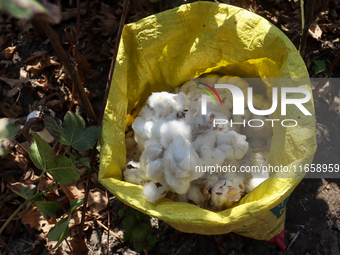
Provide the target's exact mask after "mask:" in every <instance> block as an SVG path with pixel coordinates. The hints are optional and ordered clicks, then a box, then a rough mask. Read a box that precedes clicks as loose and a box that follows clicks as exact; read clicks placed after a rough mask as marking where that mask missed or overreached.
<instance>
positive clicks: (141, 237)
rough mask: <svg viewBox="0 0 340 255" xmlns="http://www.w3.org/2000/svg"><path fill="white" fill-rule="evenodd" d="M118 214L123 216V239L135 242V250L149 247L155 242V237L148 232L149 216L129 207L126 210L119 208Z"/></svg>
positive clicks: (138, 250)
mask: <svg viewBox="0 0 340 255" xmlns="http://www.w3.org/2000/svg"><path fill="white" fill-rule="evenodd" d="M118 215H119V216H120V217H123V222H122V223H123V226H124V227H125V231H124V240H127V241H130V242H135V241H137V242H136V244H135V250H136V251H137V252H140V251H142V250H143V249H147V250H149V249H151V246H152V245H155V244H156V243H157V239H156V238H154V237H153V235H151V234H150V233H149V232H150V225H149V222H150V216H148V215H145V214H144V213H141V212H139V211H137V210H135V209H132V208H131V207H128V209H127V210H124V209H120V210H119V211H118Z"/></svg>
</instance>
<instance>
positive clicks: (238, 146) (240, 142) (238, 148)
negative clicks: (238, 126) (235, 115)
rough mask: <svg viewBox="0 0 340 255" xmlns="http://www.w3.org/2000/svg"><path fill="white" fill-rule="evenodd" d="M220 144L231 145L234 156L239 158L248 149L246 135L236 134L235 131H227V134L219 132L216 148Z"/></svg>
mask: <svg viewBox="0 0 340 255" xmlns="http://www.w3.org/2000/svg"><path fill="white" fill-rule="evenodd" d="M221 144H228V145H231V146H232V147H233V149H234V158H235V159H241V158H243V156H244V155H245V154H246V153H247V151H248V142H247V141H246V136H244V135H241V134H238V133H237V132H235V131H229V132H228V133H227V134H221V135H220V136H219V137H218V142H217V145H218V148H220V145H221Z"/></svg>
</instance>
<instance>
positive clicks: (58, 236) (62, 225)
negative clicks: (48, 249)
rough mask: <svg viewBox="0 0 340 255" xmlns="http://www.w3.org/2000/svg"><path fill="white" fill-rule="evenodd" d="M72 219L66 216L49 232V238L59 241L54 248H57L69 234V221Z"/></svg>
mask: <svg viewBox="0 0 340 255" xmlns="http://www.w3.org/2000/svg"><path fill="white" fill-rule="evenodd" d="M69 221H70V219H69V217H68V218H64V219H61V220H60V221H59V222H58V223H57V224H56V225H55V226H54V227H53V228H52V229H51V231H50V232H49V233H48V239H49V240H51V241H57V240H58V243H57V244H56V245H55V246H54V247H53V249H55V248H57V247H58V246H59V245H60V244H61V242H62V241H64V240H65V239H66V238H67V237H68V236H69V235H70V231H69V229H68V223H69Z"/></svg>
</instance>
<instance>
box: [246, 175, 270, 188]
mask: <svg viewBox="0 0 340 255" xmlns="http://www.w3.org/2000/svg"><path fill="white" fill-rule="evenodd" d="M268 178H269V173H268V172H263V173H262V172H253V173H252V178H247V179H245V181H244V184H245V191H246V193H249V192H251V191H252V190H253V189H255V188H256V187H257V186H259V185H260V184H261V183H262V182H264V181H265V180H267V179H268Z"/></svg>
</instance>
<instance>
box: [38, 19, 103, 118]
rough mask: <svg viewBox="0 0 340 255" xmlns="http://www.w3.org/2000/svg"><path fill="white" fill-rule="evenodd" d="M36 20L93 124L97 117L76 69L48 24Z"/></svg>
mask: <svg viewBox="0 0 340 255" xmlns="http://www.w3.org/2000/svg"><path fill="white" fill-rule="evenodd" d="M37 20H38V24H39V25H40V27H41V28H42V29H43V30H44V32H45V34H46V35H47V37H48V38H49V39H50V42H51V43H52V45H53V47H54V49H55V50H56V52H57V53H58V56H59V58H60V59H61V62H62V63H63V65H64V67H65V69H66V71H67V72H68V74H69V75H70V78H71V80H72V82H73V84H74V86H75V87H76V90H77V92H78V94H79V97H80V100H81V102H82V104H83V106H84V108H85V111H86V113H87V115H88V116H89V118H91V119H92V120H94V121H95V122H98V116H97V115H96V113H95V111H94V109H93V107H92V105H91V103H90V101H89V99H88V97H87V95H86V93H85V89H84V87H83V84H82V83H81V81H80V78H79V75H78V71H77V68H76V67H74V66H73V65H72V64H71V62H70V60H69V57H68V55H67V54H66V52H65V50H64V48H63V47H62V45H61V43H60V40H59V38H58V36H57V35H56V33H55V32H54V30H53V29H52V28H51V26H50V24H48V23H47V22H45V21H43V20H41V19H37ZM77 39H78V38H77ZM76 44H77V42H76Z"/></svg>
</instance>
